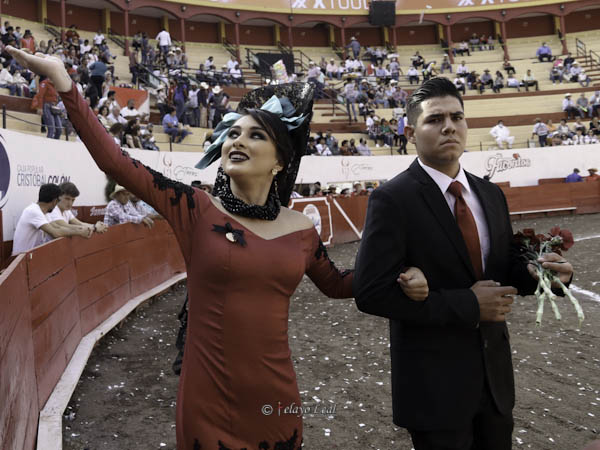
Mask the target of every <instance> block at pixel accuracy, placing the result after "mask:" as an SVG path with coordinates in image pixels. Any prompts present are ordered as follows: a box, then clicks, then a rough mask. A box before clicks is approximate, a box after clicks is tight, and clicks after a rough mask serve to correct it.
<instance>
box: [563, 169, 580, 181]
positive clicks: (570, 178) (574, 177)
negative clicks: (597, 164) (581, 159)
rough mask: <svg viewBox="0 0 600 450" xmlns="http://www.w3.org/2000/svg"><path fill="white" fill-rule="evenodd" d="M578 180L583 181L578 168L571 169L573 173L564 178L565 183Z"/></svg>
mask: <svg viewBox="0 0 600 450" xmlns="http://www.w3.org/2000/svg"><path fill="white" fill-rule="evenodd" d="M579 181H583V178H581V177H580V176H579V169H577V168H575V169H573V173H572V174H571V175H569V176H568V177H567V178H566V179H565V183H577V182H579Z"/></svg>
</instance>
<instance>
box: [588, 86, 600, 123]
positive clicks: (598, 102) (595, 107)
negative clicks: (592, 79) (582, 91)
mask: <svg viewBox="0 0 600 450" xmlns="http://www.w3.org/2000/svg"><path fill="white" fill-rule="evenodd" d="M589 106H590V108H591V111H592V113H591V115H590V117H598V116H600V113H599V112H598V111H599V110H600V91H594V95H592V96H591V97H590V100H589Z"/></svg>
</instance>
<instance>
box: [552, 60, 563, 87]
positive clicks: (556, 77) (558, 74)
mask: <svg viewBox="0 0 600 450" xmlns="http://www.w3.org/2000/svg"><path fill="white" fill-rule="evenodd" d="M560 66H561V65H560V64H559V65H557V66H552V68H551V69H550V81H552V84H556V82H557V81H558V82H559V83H562V80H563V74H562V71H561V67H560Z"/></svg>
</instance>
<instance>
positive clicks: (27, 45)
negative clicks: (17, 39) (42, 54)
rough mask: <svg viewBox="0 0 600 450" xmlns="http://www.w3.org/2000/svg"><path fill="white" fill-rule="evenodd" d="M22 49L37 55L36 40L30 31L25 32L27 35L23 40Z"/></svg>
mask: <svg viewBox="0 0 600 450" xmlns="http://www.w3.org/2000/svg"><path fill="white" fill-rule="evenodd" d="M21 49H23V50H25V49H27V50H29V51H30V52H31V53H35V39H34V37H33V35H32V34H31V31H30V30H25V34H24V35H23V37H22V38H21Z"/></svg>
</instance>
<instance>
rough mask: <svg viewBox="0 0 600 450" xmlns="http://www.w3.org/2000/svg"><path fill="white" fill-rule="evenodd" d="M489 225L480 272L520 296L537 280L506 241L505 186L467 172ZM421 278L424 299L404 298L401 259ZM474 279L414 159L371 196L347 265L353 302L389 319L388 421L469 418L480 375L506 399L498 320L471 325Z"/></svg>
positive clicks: (506, 348) (418, 424)
mask: <svg viewBox="0 0 600 450" xmlns="http://www.w3.org/2000/svg"><path fill="white" fill-rule="evenodd" d="M467 178H468V180H469V184H470V186H471V189H472V190H473V191H474V193H475V194H476V195H477V197H478V198H479V200H480V202H481V205H482V207H483V210H484V212H485V216H486V219H487V224H488V228H489V236H490V253H489V257H488V259H487V261H486V268H485V276H484V279H490V280H495V281H498V282H500V283H501V284H502V285H510V286H514V287H516V288H517V289H518V290H519V293H520V294H521V295H526V294H531V293H533V292H534V290H535V287H536V285H537V283H536V282H535V281H534V280H533V279H532V278H531V276H530V275H529V273H528V272H527V269H526V264H525V263H524V261H522V260H520V259H519V258H518V256H517V253H516V251H514V249H513V247H512V245H511V244H512V235H513V232H512V227H511V224H510V219H509V215H508V207H507V204H506V199H505V197H504V194H503V193H502V191H501V190H500V188H498V187H497V186H496V185H495V184H492V183H490V182H488V181H485V180H483V179H481V178H478V177H476V176H474V175H472V174H469V173H467ZM409 266H416V267H418V268H420V269H421V270H422V271H423V273H424V274H425V276H426V277H427V281H428V283H429V292H430V293H429V297H428V298H427V300H426V301H424V302H416V301H412V300H410V299H409V298H408V297H407V296H406V295H405V294H404V293H403V292H402V289H401V288H400V286H399V284H398V283H397V282H396V279H397V277H398V274H399V273H400V272H401V270H402V269H403V268H405V267H409ZM476 281H477V279H476V277H475V272H474V270H473V267H472V264H471V262H470V259H469V256H468V252H467V248H466V245H465V243H464V240H463V238H462V234H461V232H460V229H459V228H458V225H457V223H456V220H455V219H454V216H453V214H452V212H451V211H450V208H448V204H447V203H446V200H445V198H444V196H443V194H442V192H441V191H440V189H439V187H438V186H437V184H436V183H435V182H434V181H433V179H432V178H431V177H430V176H429V175H428V174H427V173H426V172H425V171H424V170H423V168H422V167H421V166H420V165H419V163H418V161H417V160H415V161H414V162H413V163H412V164H411V166H410V167H409V169H408V170H406V171H404V172H402V173H401V174H399V175H398V176H396V177H395V178H393V179H392V180H391V181H389V182H387V183H385V184H384V185H383V186H381V187H380V188H378V189H377V190H375V191H374V192H373V194H371V197H370V199H369V206H368V209H367V218H366V223H365V229H364V232H363V237H362V242H361V245H360V250H359V252H358V256H357V260H356V271H355V273H354V293H355V298H356V303H357V306H358V308H359V309H360V310H361V311H363V312H366V313H369V314H374V315H377V316H382V317H387V318H389V319H390V334H391V339H390V340H391V358H392V397H393V410H394V423H395V424H397V425H399V426H402V427H406V428H413V429H417V430H425V431H426V430H442V429H446V430H448V429H456V428H462V427H465V426H467V425H468V424H469V423H470V421H471V418H472V416H473V415H474V413H475V411H476V409H477V407H478V405H479V400H480V399H481V393H482V389H483V383H484V380H485V379H486V378H487V380H488V382H489V385H490V389H491V392H492V395H493V398H494V400H495V403H496V405H497V407H498V409H499V410H500V411H501V412H502V413H503V414H509V413H510V412H511V410H512V408H513V406H514V381H513V370H512V361H511V352H510V345H509V335H508V330H507V328H506V324H505V323H504V322H481V323H479V304H478V303H477V299H476V297H475V295H474V294H473V292H472V291H471V290H470V287H471V286H472V285H473V284H474V283H475V282H476Z"/></svg>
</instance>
